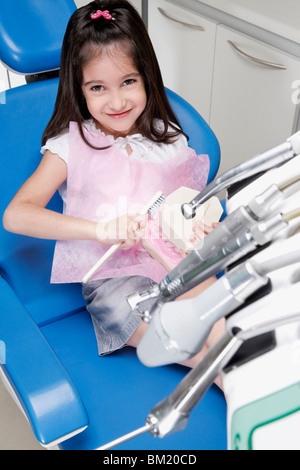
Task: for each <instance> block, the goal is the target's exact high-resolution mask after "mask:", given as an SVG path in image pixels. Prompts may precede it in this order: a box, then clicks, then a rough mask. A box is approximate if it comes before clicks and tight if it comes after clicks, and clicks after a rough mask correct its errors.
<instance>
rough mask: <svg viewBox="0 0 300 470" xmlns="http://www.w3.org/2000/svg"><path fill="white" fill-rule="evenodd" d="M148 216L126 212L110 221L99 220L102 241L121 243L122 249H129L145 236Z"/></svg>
mask: <svg viewBox="0 0 300 470" xmlns="http://www.w3.org/2000/svg"><path fill="white" fill-rule="evenodd" d="M146 223H147V216H145V215H140V214H133V215H130V214H124V215H122V216H121V217H118V218H117V219H113V220H109V221H108V222H103V223H102V222H99V223H98V224H97V228H96V234H97V240H98V241H99V242H100V243H104V244H109V245H113V244H115V243H121V246H120V248H121V249H122V250H129V249H130V248H132V247H133V246H134V245H135V244H136V243H138V242H139V241H140V240H141V239H142V238H143V236H144V233H145V227H146Z"/></svg>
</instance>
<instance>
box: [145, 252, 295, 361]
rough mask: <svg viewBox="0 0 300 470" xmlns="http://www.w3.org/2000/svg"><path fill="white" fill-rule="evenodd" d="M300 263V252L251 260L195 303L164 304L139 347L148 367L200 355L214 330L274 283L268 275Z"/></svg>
mask: <svg viewBox="0 0 300 470" xmlns="http://www.w3.org/2000/svg"><path fill="white" fill-rule="evenodd" d="M295 263H300V249H298V250H296V251H293V252H291V253H288V254H286V255H282V256H279V257H271V258H269V259H266V260H264V261H261V262H257V261H255V260H248V261H246V262H245V263H243V264H241V265H239V266H237V267H236V268H234V269H233V270H231V271H229V272H228V273H226V274H225V275H224V276H223V277H221V278H220V279H219V280H218V281H217V282H215V283H214V284H212V285H211V286H210V287H208V288H207V289H206V290H205V291H203V292H202V293H201V294H200V295H198V296H197V297H195V298H192V299H186V300H180V301H178V302H169V303H166V304H161V305H160V306H159V308H158V309H157V310H156V311H155V313H152V318H150V319H149V318H148V321H147V322H148V323H150V324H149V326H148V328H147V330H146V332H145V334H144V335H143V337H142V339H141V341H140V343H139V345H138V347H137V355H138V357H139V359H140V361H141V362H142V363H143V364H145V365H146V366H148V367H156V366H160V365H166V364H170V363H177V362H182V361H185V360H187V359H189V358H191V357H193V356H194V355H195V354H196V353H198V352H199V351H200V350H201V349H202V347H203V345H204V344H205V341H206V339H207V337H208V335H209V333H210V331H211V329H212V327H213V325H214V324H215V323H216V322H217V321H218V320H220V319H221V318H223V317H226V316H227V315H229V314H230V313H232V312H233V311H235V310H236V309H238V308H239V307H241V306H242V305H243V304H244V303H245V302H246V301H247V299H248V298H249V297H250V296H251V295H252V294H254V293H255V292H257V291H258V290H259V289H261V288H263V287H264V286H267V284H268V283H269V282H270V279H269V277H268V275H269V274H270V273H271V272H273V271H275V270H279V269H282V268H284V267H287V266H291V265H293V264H295Z"/></svg>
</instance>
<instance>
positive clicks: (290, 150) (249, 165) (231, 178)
mask: <svg viewBox="0 0 300 470" xmlns="http://www.w3.org/2000/svg"><path fill="white" fill-rule="evenodd" d="M299 154H300V131H299V132H297V133H296V134H293V135H292V136H291V137H290V138H289V139H287V141H286V142H284V143H282V144H280V145H278V146H276V147H274V148H272V149H270V150H267V151H265V152H263V153H261V154H259V155H257V156H255V157H253V158H252V159H250V160H247V161H246V162H243V163H241V164H240V165H238V166H236V167H234V168H232V169H230V170H228V171H227V172H225V173H224V174H223V175H221V176H219V177H217V178H216V179H215V180H214V181H212V182H211V183H210V184H209V185H208V186H207V187H206V188H205V189H204V190H203V191H202V192H201V193H199V195H198V196H197V197H196V198H194V199H193V200H192V201H191V202H190V203H185V204H183V205H182V213H183V215H184V216H185V217H186V218H187V219H190V218H192V217H194V215H195V211H196V209H197V207H199V205H200V204H203V203H204V202H205V201H207V200H208V199H209V198H210V197H212V196H215V195H217V194H219V193H220V192H221V191H222V190H224V189H227V188H228V187H229V186H231V185H232V184H234V183H237V182H239V181H241V180H244V179H246V178H248V177H250V176H253V175H257V174H258V173H260V172H263V171H266V170H269V169H270V168H274V167H276V166H279V165H281V164H283V163H285V162H287V161H289V160H291V159H292V158H294V157H295V156H296V155H299Z"/></svg>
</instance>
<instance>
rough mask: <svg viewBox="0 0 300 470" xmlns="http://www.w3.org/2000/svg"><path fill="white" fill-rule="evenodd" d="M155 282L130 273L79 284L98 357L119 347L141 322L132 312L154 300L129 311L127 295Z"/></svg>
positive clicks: (146, 306) (144, 289)
mask: <svg viewBox="0 0 300 470" xmlns="http://www.w3.org/2000/svg"><path fill="white" fill-rule="evenodd" d="M154 285H155V282H154V281H152V280H151V279H148V278H147V277H143V276H130V277H121V278H111V279H100V280H96V281H89V282H87V283H86V284H83V286H82V293H83V296H84V298H85V301H86V308H87V311H88V312H89V313H90V315H91V318H92V322H93V326H94V330H95V334H96V339H97V345H98V352H99V355H100V356H104V355H106V354H110V353H112V352H113V351H116V350H117V349H121V348H123V347H124V346H125V345H126V343H127V341H128V339H129V338H130V337H131V336H132V334H133V333H134V332H135V330H136V329H137V327H138V326H139V325H140V323H141V322H142V320H141V317H140V316H138V315H136V314H135V313H142V312H143V311H145V310H149V309H150V308H151V306H152V305H153V304H154V302H155V299H149V300H148V301H144V302H141V303H140V304H139V306H138V309H136V310H135V311H133V310H132V308H131V307H130V305H129V303H128V302H127V297H129V296H130V295H132V294H136V293H137V292H144V291H148V290H149V289H151V287H153V286H154Z"/></svg>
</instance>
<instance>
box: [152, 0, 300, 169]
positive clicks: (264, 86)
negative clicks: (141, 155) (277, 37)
mask: <svg viewBox="0 0 300 470" xmlns="http://www.w3.org/2000/svg"><path fill="white" fill-rule="evenodd" d="M166 15H167V16H168V17H169V18H167V17H166ZM148 23H149V33H150V37H151V39H152V42H153V45H154V48H155V51H156V53H157V57H158V60H159V63H160V67H161V70H162V74H163V78H164V81H165V84H166V86H168V87H169V88H171V89H173V90H174V91H175V92H177V93H179V94H180V95H181V96H183V97H184V98H185V99H187V101H189V102H190V103H191V104H192V105H193V106H194V107H195V108H196V109H197V110H198V111H199V112H200V114H201V115H202V116H203V117H204V118H205V120H206V121H207V122H208V123H209V124H210V126H211V128H212V129H213V131H214V132H215V134H216V136H217V138H218V140H219V142H220V146H221V153H222V155H221V167H220V172H224V171H226V170H227V169H229V168H232V167H233V166H235V165H238V164H239V163H241V162H242V161H244V160H246V159H248V158H250V157H252V156H254V155H256V154H257V153H260V152H262V151H264V150H266V149H268V148H270V147H272V146H274V145H277V144H278V143H281V141H284V140H285V139H286V138H288V137H289V136H290V135H291V134H292V133H293V132H295V131H296V123H297V121H298V120H299V97H300V92H299V85H300V59H298V58H296V57H295V56H292V55H289V54H288V53H286V52H283V51H282V50H279V49H277V48H275V47H273V46H270V45H267V44H265V43H264V42H262V41H259V40H257V39H253V38H252V37H250V36H247V35H245V34H243V33H240V32H237V31H236V30H234V29H231V28H229V27H228V26H224V25H223V24H221V23H220V22H218V20H217V19H216V18H215V21H213V20H211V19H210V18H209V19H208V18H207V17H204V16H202V15H201V14H200V13H196V12H194V11H191V10H187V9H186V8H184V7H182V6H179V5H175V4H173V2H171V1H168V0H150V1H149V18H148ZM182 23H185V24H186V25H184V24H182ZM187 24H190V25H195V26H196V27H199V26H201V27H203V29H204V30H205V31H201V30H199V29H198V30H197V29H193V28H192V27H191V26H187ZM281 66H282V67H281ZM296 88H298V90H297V89H296Z"/></svg>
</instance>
